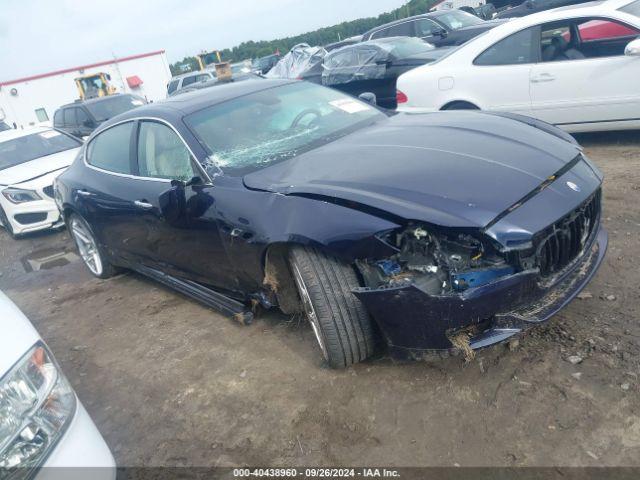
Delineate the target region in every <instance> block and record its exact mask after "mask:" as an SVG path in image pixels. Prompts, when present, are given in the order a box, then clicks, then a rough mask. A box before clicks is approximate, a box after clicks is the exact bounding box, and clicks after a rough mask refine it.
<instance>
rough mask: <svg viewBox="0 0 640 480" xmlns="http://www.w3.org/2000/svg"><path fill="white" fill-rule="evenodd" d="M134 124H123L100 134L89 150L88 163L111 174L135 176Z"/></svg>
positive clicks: (90, 144)
mask: <svg viewBox="0 0 640 480" xmlns="http://www.w3.org/2000/svg"><path fill="white" fill-rule="evenodd" d="M133 126H134V123H133V122H127V123H122V124H120V125H116V126H115V127H111V128H109V129H107V130H105V131H104V132H102V133H100V134H98V136H96V138H94V139H93V140H92V141H91V143H89V146H88V149H87V162H88V163H89V165H93V166H94V167H98V168H102V169H104V170H108V171H110V172H116V173H127V174H133V173H134V172H133V171H132V168H131V163H132V162H131V155H130V151H131V148H130V147H131V132H132V131H133Z"/></svg>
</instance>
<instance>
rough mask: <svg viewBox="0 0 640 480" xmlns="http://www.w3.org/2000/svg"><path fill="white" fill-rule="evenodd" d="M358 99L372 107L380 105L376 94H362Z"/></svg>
mask: <svg viewBox="0 0 640 480" xmlns="http://www.w3.org/2000/svg"><path fill="white" fill-rule="evenodd" d="M358 98H359V99H360V100H362V101H363V102H367V103H369V104H371V105H377V104H378V99H377V98H376V94H375V93H373V92H362V93H361V94H360V95H358Z"/></svg>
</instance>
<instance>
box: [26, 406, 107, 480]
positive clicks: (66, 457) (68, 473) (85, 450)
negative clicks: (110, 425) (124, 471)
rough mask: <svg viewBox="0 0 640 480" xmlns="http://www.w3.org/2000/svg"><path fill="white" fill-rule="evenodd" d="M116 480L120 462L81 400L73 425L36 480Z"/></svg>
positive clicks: (41, 468)
mask: <svg viewBox="0 0 640 480" xmlns="http://www.w3.org/2000/svg"><path fill="white" fill-rule="evenodd" d="M87 478H91V479H96V480H114V479H115V478H116V463H115V460H114V459H113V455H111V452H110V451H109V447H107V444H106V443H105V442H104V440H103V438H102V435H100V432H98V429H97V428H96V426H95V424H94V423H93V420H91V417H89V414H88V413H87V411H86V410H85V409H84V406H83V405H82V404H81V403H80V402H79V401H78V406H77V408H76V413H75V416H74V418H73V420H72V421H71V425H69V428H68V429H67V431H66V432H65V433H64V435H63V436H62V438H61V439H60V441H59V442H58V444H57V445H56V446H55V448H54V450H53V452H52V453H51V454H50V455H49V458H47V461H46V462H45V463H44V464H43V465H42V466H41V467H40V469H39V471H38V473H37V475H36V477H35V479H36V480H76V479H77V480H81V479H87Z"/></svg>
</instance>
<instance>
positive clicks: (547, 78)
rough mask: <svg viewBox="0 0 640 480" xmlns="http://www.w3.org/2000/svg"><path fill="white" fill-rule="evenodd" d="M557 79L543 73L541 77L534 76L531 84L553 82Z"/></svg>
mask: <svg viewBox="0 0 640 480" xmlns="http://www.w3.org/2000/svg"><path fill="white" fill-rule="evenodd" d="M555 79H556V77H554V76H553V75H551V74H550V73H541V74H540V75H534V76H533V77H531V83H542V82H553V81H554V80H555Z"/></svg>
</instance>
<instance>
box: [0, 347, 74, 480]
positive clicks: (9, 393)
mask: <svg viewBox="0 0 640 480" xmlns="http://www.w3.org/2000/svg"><path fill="white" fill-rule="evenodd" d="M75 408H76V396H75V394H74V393H73V389H72V388H71V386H70V385H69V383H68V382H67V379H66V378H65V377H64V375H63V374H62V372H61V371H60V370H59V368H58V366H57V365H56V364H55V360H54V359H53V356H52V355H51V354H50V353H49V352H48V351H47V349H46V347H45V346H44V345H43V344H42V343H37V344H36V345H35V346H34V347H33V348H32V349H31V350H30V351H29V352H28V353H27V354H26V355H25V356H24V357H22V358H21V359H20V361H19V362H18V363H17V364H16V365H15V366H14V367H13V369H11V371H9V373H7V374H6V375H5V376H4V377H3V378H2V379H1V380H0V471H1V470H5V471H4V472H3V473H8V477H4V476H2V475H0V476H1V477H2V478H3V479H4V478H12V477H13V474H16V476H17V475H19V476H20V478H22V477H23V476H26V474H27V473H28V472H29V471H31V470H32V469H35V468H37V467H38V465H40V464H41V463H42V462H43V461H44V459H45V458H46V457H47V455H48V454H49V453H50V451H51V449H52V448H53V447H54V445H55V444H56V442H57V441H58V440H59V439H60V437H61V436H62V434H63V433H64V431H65V429H66V427H67V425H68V423H69V422H70V420H71V419H72V418H73V414H74V412H75Z"/></svg>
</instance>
